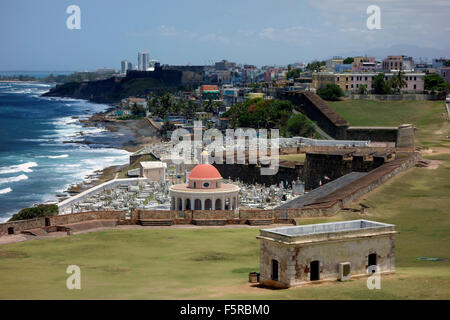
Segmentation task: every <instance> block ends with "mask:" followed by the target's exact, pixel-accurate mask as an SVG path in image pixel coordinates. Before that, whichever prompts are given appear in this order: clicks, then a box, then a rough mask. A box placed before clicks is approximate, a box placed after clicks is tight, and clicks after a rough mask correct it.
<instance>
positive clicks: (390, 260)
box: [260, 233, 395, 286]
mask: <svg viewBox="0 0 450 320" xmlns="http://www.w3.org/2000/svg"><path fill="white" fill-rule="evenodd" d="M342 237H343V239H342V240H339V241H329V242H328V241H326V242H320V243H311V244H302V245H294V244H292V245H291V244H290V245H287V244H283V243H280V242H274V241H271V240H266V239H261V242H260V279H261V283H263V284H267V285H272V281H271V272H272V259H275V260H277V261H278V263H279V271H278V274H279V280H278V281H279V282H281V283H282V284H284V285H286V286H294V285H299V284H304V283H308V282H310V280H309V279H310V263H311V261H314V260H318V261H320V280H337V279H338V272H339V263H340V262H350V263H351V275H352V276H363V275H367V269H368V256H369V254H371V253H376V255H377V265H378V267H379V270H380V272H382V273H385V272H395V236H394V235H393V234H390V235H380V236H371V237H366V238H357V239H348V240H345V239H344V237H345V233H343V235H342Z"/></svg>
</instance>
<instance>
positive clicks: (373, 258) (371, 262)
mask: <svg viewBox="0 0 450 320" xmlns="http://www.w3.org/2000/svg"><path fill="white" fill-rule="evenodd" d="M367 259H368V266H369V270H370V271H372V273H375V271H376V266H377V254H376V253H371V254H369V257H368V258H367ZM371 267H372V268H371Z"/></svg>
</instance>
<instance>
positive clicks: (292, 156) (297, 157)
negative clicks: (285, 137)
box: [279, 153, 306, 162]
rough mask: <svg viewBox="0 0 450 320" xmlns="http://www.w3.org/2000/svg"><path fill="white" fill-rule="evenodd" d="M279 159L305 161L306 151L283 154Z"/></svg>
mask: <svg viewBox="0 0 450 320" xmlns="http://www.w3.org/2000/svg"><path fill="white" fill-rule="evenodd" d="M279 158H280V160H286V161H295V162H305V159H306V153H297V154H283V155H280V156H279Z"/></svg>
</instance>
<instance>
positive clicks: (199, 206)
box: [194, 199, 202, 210]
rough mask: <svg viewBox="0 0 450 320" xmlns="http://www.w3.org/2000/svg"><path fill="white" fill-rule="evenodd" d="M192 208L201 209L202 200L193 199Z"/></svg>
mask: <svg viewBox="0 0 450 320" xmlns="http://www.w3.org/2000/svg"><path fill="white" fill-rule="evenodd" d="M194 210H202V201H201V200H200V199H195V201H194Z"/></svg>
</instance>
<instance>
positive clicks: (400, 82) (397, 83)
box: [390, 70, 407, 93]
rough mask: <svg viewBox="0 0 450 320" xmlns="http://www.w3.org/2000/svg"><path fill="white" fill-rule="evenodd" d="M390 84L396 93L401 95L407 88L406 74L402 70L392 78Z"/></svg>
mask: <svg viewBox="0 0 450 320" xmlns="http://www.w3.org/2000/svg"><path fill="white" fill-rule="evenodd" d="M390 84H391V87H392V89H394V91H396V92H397V93H400V90H401V89H402V88H404V87H406V86H407V82H406V80H405V75H404V73H403V72H402V71H401V70H400V71H399V72H398V73H397V74H396V75H394V76H393V77H392V78H391V80H390Z"/></svg>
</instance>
